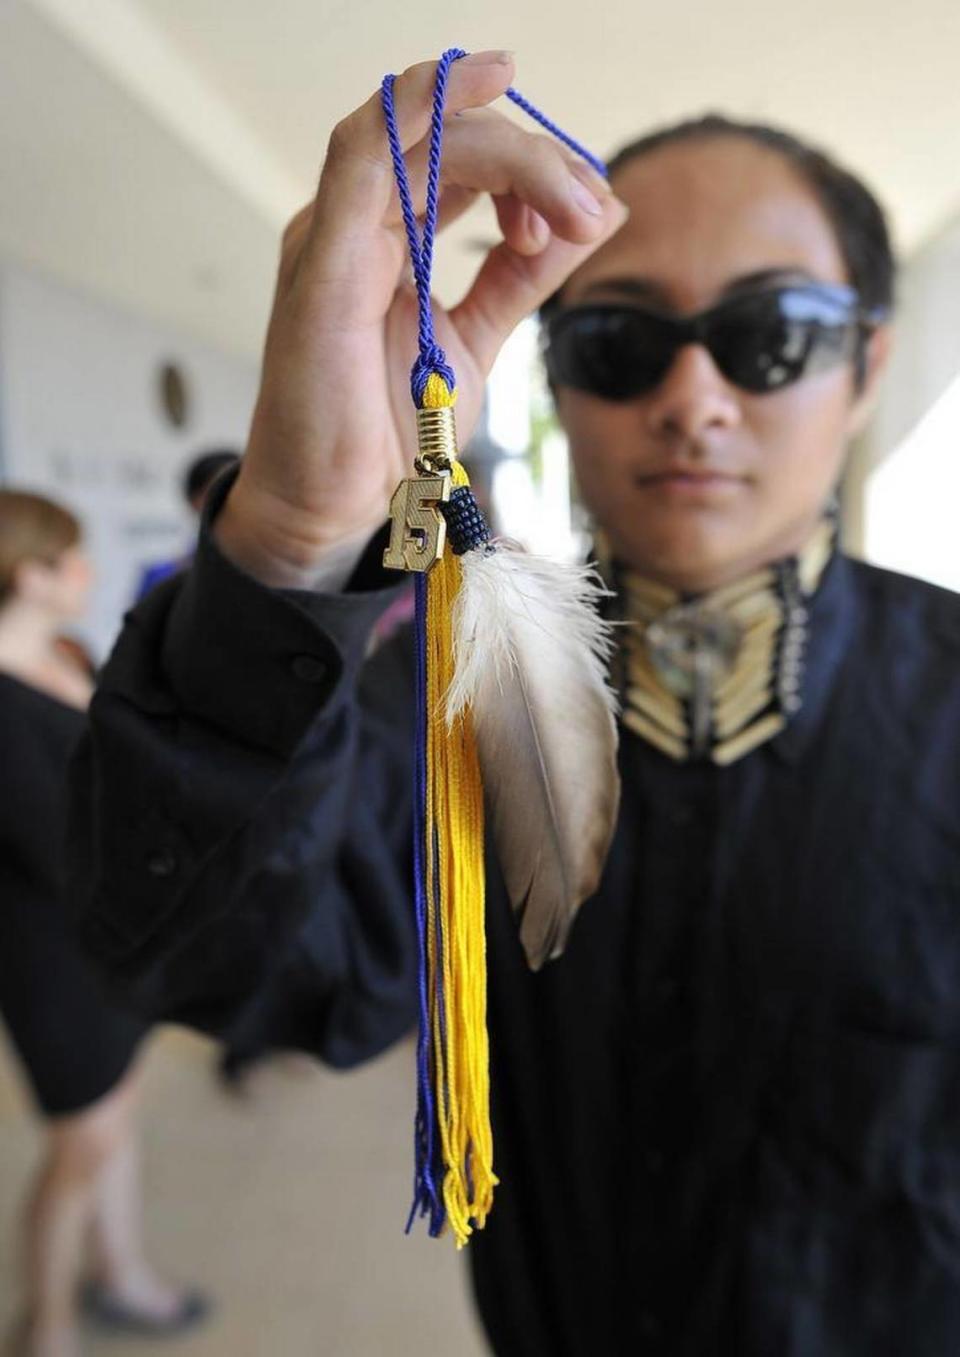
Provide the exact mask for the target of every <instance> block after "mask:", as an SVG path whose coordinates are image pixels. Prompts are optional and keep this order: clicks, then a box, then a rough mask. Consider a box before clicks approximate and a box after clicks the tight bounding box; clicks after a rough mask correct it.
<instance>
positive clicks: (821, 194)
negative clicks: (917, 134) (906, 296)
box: [544, 113, 896, 314]
mask: <svg viewBox="0 0 960 1357" xmlns="http://www.w3.org/2000/svg"><path fill="white" fill-rule="evenodd" d="M721 137H741V138H743V139H744V140H746V141H751V142H753V143H754V144H755V145H756V146H762V147H764V148H765V149H766V150H769V151H775V152H776V153H777V154H778V155H780V156H782V157H783V159H784V160H785V161H786V162H787V163H788V164H789V165H790V166H791V167H792V168H793V169H794V170H795V171H796V172H797V174H798V175H799V176H800V177H801V179H803V180H804V181H805V183H806V184H807V185H808V187H809V188H810V189H811V190H812V191H813V193H814V194H815V195H816V197H817V199H818V200H819V202H820V205H821V207H822V208H823V210H824V212H825V213H826V216H827V218H828V220H829V221H830V224H831V226H832V227H833V229H834V232H835V233H836V237H837V242H838V244H839V246H840V252H841V254H842V255H843V258H844V262H845V263H846V266H847V271H848V273H849V275H850V282H851V284H852V286H853V287H854V288H855V289H856V290H857V292H858V293H859V295H860V300H861V301H862V303H863V305H864V307H865V308H866V309H867V310H871V311H872V310H874V309H878V310H882V311H886V310H889V309H890V308H891V307H892V306H893V301H894V278H895V275H896V262H895V259H894V255H893V248H892V245H891V243H890V231H889V228H888V226H887V219H886V215H885V214H884V210H883V208H882V207H881V206H880V203H879V202H878V201H877V199H876V198H875V197H874V195H873V193H871V191H870V189H868V188H867V186H866V184H864V183H863V182H862V180H860V179H858V178H857V177H856V175H854V174H851V172H850V171H849V170H846V169H844V168H843V167H842V166H841V165H839V164H838V163H837V162H836V161H835V160H833V159H832V158H831V157H830V156H828V155H827V154H826V152H824V151H821V150H819V149H818V148H817V147H815V146H811V145H809V144H808V143H807V142H805V141H802V140H801V138H800V137H798V136H795V135H794V134H793V133H791V132H785V131H783V130H782V129H781V128H778V127H770V126H768V125H767V124H766V123H753V122H740V121H738V120H737V119H734V118H727V117H724V116H723V114H719V113H708V114H705V115H704V116H703V117H700V118H689V119H687V120H685V121H684V122H679V123H673V124H671V125H669V126H667V127H660V128H657V129H655V130H654V131H653V132H648V133H647V134H646V135H645V136H642V137H639V138H638V139H637V140H636V141H631V142H628V143H627V144H626V145H625V146H621V147H620V149H619V150H618V151H617V152H616V153H615V154H614V155H613V157H612V159H611V160H610V162H609V164H608V167H607V168H608V171H609V174H610V177H611V179H612V178H613V176H614V175H615V174H616V173H617V171H618V170H620V169H622V168H623V167H624V165H627V164H629V162H630V161H631V160H637V159H638V158H639V157H640V156H643V155H648V154H649V153H650V152H651V151H658V150H660V148H661V147H663V146H674V145H677V144H679V143H683V142H694V141H708V140H713V139H714V138H721ZM557 301H559V293H555V294H554V296H553V297H551V298H550V300H549V301H548V302H547V303H546V304H545V306H544V313H545V314H549V312H550V309H551V307H552V306H553V305H554V304H555V303H556V302H557Z"/></svg>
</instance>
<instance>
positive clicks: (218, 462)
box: [183, 448, 240, 504]
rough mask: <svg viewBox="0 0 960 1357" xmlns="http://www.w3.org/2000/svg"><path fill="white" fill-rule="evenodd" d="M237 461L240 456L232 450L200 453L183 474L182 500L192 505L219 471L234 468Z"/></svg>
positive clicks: (215, 449)
mask: <svg viewBox="0 0 960 1357" xmlns="http://www.w3.org/2000/svg"><path fill="white" fill-rule="evenodd" d="M239 461H240V454H239V452H237V451H236V450H235V449H234V448H211V450H210V451H209V452H202V453H201V454H200V455H199V457H195V458H194V459H193V461H192V462H191V463H190V464H189V466H188V467H187V469H186V471H185V472H184V473H183V495H184V498H185V499H186V500H188V501H189V503H191V504H192V503H193V501H194V500H195V499H196V498H197V496H198V495H202V494H204V493H205V492H206V491H207V490H208V489H209V487H210V485H211V484H212V482H213V481H214V480H215V479H216V478H217V476H219V475H220V473H221V471H226V469H227V467H229V466H236V464H237V463H238V462H239Z"/></svg>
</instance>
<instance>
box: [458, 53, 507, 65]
mask: <svg viewBox="0 0 960 1357" xmlns="http://www.w3.org/2000/svg"><path fill="white" fill-rule="evenodd" d="M512 61H513V53H512V52H471V53H470V55H469V56H466V57H463V59H462V60H461V62H460V65H461V66H509V65H510V63H511V62H512Z"/></svg>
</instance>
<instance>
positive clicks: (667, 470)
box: [637, 465, 744, 487]
mask: <svg viewBox="0 0 960 1357" xmlns="http://www.w3.org/2000/svg"><path fill="white" fill-rule="evenodd" d="M743 480H744V477H743V476H733V475H731V474H730V473H729V472H726V471H717V470H714V469H712V468H710V467H691V466H682V465H678V466H668V467H664V468H663V469H662V470H659V471H646V472H642V473H641V474H640V475H638V476H637V481H638V482H639V484H640V485H691V486H704V487H707V486H719V485H739V484H742V483H743Z"/></svg>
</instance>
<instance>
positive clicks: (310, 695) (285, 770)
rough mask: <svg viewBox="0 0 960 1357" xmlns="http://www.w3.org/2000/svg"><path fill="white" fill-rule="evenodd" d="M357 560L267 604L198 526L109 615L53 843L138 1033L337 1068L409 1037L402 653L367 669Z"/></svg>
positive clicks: (377, 594)
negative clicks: (152, 1024) (166, 570)
mask: <svg viewBox="0 0 960 1357" xmlns="http://www.w3.org/2000/svg"><path fill="white" fill-rule="evenodd" d="M219 498H220V499H222V491H221V495H220V497H219ZM378 550H380V551H382V543H380V542H378V541H377V539H375V540H374V542H373V543H372V544H371V547H370V548H369V549H368V552H367V555H366V557H365V558H364V561H362V562H361V564H360V566H359V567H358V570H357V571H356V572H355V575H354V578H353V580H352V581H351V583H350V585H349V586H348V589H347V590H346V591H345V592H344V593H342V594H339V595H330V596H321V595H313V594H307V593H300V592H292V591H274V590H269V589H266V588H263V587H262V586H260V585H259V584H257V583H256V582H255V581H253V580H252V579H250V578H249V577H247V576H246V575H244V574H243V573H242V572H241V571H239V570H238V569H236V568H235V567H234V566H232V565H231V564H230V562H228V561H227V560H226V559H225V558H224V557H223V556H222V555H221V554H220V552H219V551H218V550H217V548H216V545H215V544H214V542H213V541H212V539H211V537H210V534H209V528H208V527H207V528H205V529H204V531H203V532H202V534H201V540H200V544H199V548H198V552H197V555H196V558H195V560H194V563H193V566H192V568H191V569H190V570H189V571H188V572H186V574H185V575H183V576H182V577H181V578H179V579H177V580H173V581H170V582H169V583H168V584H166V585H164V586H161V587H160V588H158V589H157V590H155V591H154V592H153V593H152V594H150V595H149V596H148V597H147V598H146V599H145V600H144V601H143V602H142V603H141V604H140V605H139V606H138V607H137V608H136V609H135V610H134V611H133V612H132V613H131V614H130V615H129V616H128V618H127V619H126V623H125V626H124V629H123V632H122V633H121V636H120V639H119V641H118V643H117V645H116V647H115V649H114V652H113V654H112V656H111V657H110V660H109V661H108V664H107V666H106V668H105V670H104V673H103V676H102V680H101V683H100V686H99V689H98V692H97V695H96V697H95V699H94V702H93V705H92V708H91V715H90V721H89V725H88V730H87V733H86V736H85V738H84V740H83V741H82V744H81V746H80V749H79V751H78V754H77V757H76V759H75V761H74V766H73V771H72V781H73V788H72V801H73V820H72V830H71V846H72V857H73V866H74V871H75V875H76V879H77V880H78V882H79V883H80V898H81V900H82V917H81V919H80V932H81V937H82V940H83V943H84V945H85V947H86V949H87V951H88V952H89V953H91V954H92V956H93V958H94V960H95V961H96V962H97V963H98V965H99V967H100V969H101V970H102V971H103V972H104V973H105V975H106V978H107V980H108V982H109V983H110V984H111V987H112V988H113V989H114V990H115V991H116V992H117V993H118V995H119V997H121V998H122V999H123V1001H124V1002H125V1003H126V1004H127V1005H128V1006H130V1007H133V1008H134V1009H136V1010H137V1011H139V1012H140V1013H142V1014H144V1015H145V1016H147V1017H150V1018H153V1019H165V1020H169V1021H176V1022H182V1023H186V1024H188V1025H191V1026H195V1027H198V1028H200V1029H201V1030H204V1031H207V1032H210V1033H213V1034H215V1035H218V1036H221V1037H224V1038H226V1039H228V1040H229V1041H230V1042H231V1043H235V1044H237V1045H238V1046H240V1047H246V1048H250V1047H257V1046H262V1045H273V1046H295V1047H299V1048H302V1049H305V1050H309V1051H313V1052H315V1053H317V1054H318V1055H320V1056H321V1057H322V1058H323V1059H325V1060H326V1061H328V1062H329V1063H331V1064H333V1065H337V1066H343V1065H349V1064H352V1063H355V1062H356V1061H358V1060H362V1059H364V1058H365V1057H367V1056H370V1055H372V1054H374V1053H376V1052H377V1051H379V1050H381V1049H383V1048H384V1047H385V1046H386V1045H388V1044H389V1043H390V1042H391V1041H393V1040H395V1039H396V1038H397V1037H399V1036H400V1035H402V1034H403V1033H404V1032H405V1031H406V1030H407V1029H408V1027H409V1026H410V1025H411V1024H412V1022H413V1017H414V1012H415V993H416V988H415V972H416V935H415V929H414V923H413V913H412V904H411V866H410V851H409V844H410V817H411V777H412V773H411V764H412V750H411V747H410V746H411V738H412V737H411V731H412V710H413V705H412V704H413V659H412V641H411V638H410V635H409V628H406V629H405V630H404V631H403V632H402V633H400V634H398V635H397V636H396V637H395V638H394V640H393V641H391V642H388V643H386V644H385V645H384V646H383V647H381V648H380V649H379V650H378V651H377V653H376V654H375V655H374V656H373V658H371V659H367V658H366V656H367V652H368V647H369V638H370V634H371V631H372V628H373V626H374V624H375V623H376V621H377V619H378V617H379V616H380V615H381V614H382V613H383V611H384V609H385V608H386V607H387V606H388V605H389V604H390V603H391V602H392V601H393V600H394V599H395V598H396V596H397V590H396V586H395V585H392V584H391V581H393V580H395V579H396V577H395V576H388V575H385V574H383V573H382V572H381V571H380V569H379V566H378V564H377V560H378V555H377V552H378Z"/></svg>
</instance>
